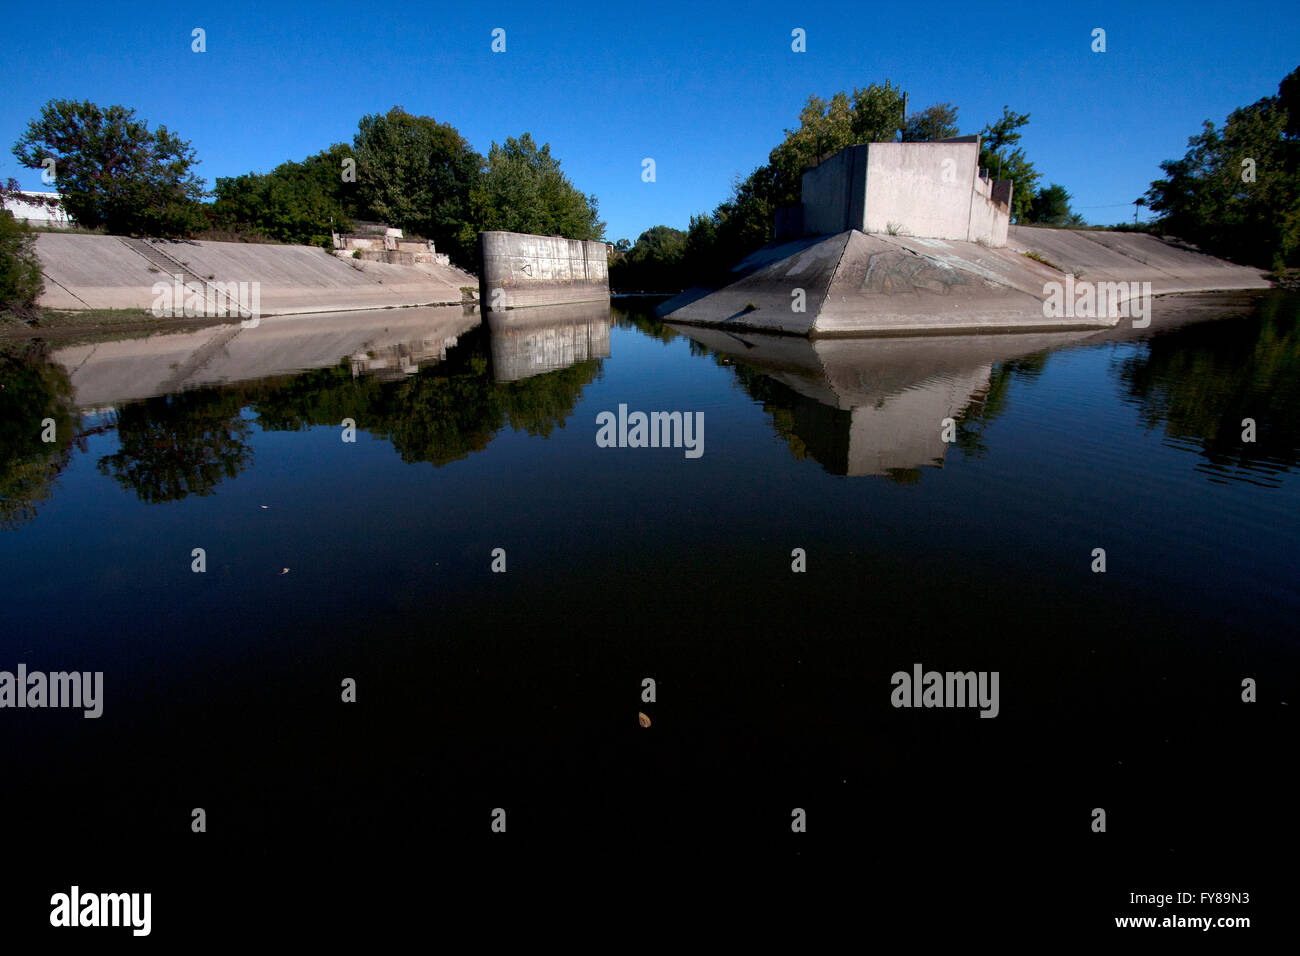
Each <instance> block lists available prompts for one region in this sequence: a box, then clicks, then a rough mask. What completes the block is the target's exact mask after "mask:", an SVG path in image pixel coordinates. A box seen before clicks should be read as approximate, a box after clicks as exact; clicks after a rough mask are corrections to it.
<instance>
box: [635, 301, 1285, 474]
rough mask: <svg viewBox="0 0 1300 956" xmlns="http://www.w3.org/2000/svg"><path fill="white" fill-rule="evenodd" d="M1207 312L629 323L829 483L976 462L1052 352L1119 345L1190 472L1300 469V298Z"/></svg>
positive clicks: (1144, 416)
mask: <svg viewBox="0 0 1300 956" xmlns="http://www.w3.org/2000/svg"><path fill="white" fill-rule="evenodd" d="M1214 308H1215V302H1214V300H1213V299H1209V300H1207V301H1196V302H1190V301H1189V302H1182V301H1179V302H1171V303H1169V306H1168V310H1167V311H1166V313H1165V316H1164V325H1165V327H1164V328H1163V329H1161V330H1160V331H1159V332H1157V333H1155V334H1152V333H1150V332H1139V331H1135V330H1133V329H1132V328H1116V329H1112V330H1107V331H1102V332H1096V331H1091V332H1089V331H1083V332H1052V333H1040V334H1014V335H1011V334H1008V335H967V336H946V337H940V336H927V337H920V338H859V339H814V340H808V339H803V338H797V337H793V336H774V335H765V334H755V333H749V332H744V333H739V332H730V331H725V330H720V329H706V328H697V327H693V326H671V327H667V326H663V325H662V323H658V326H657V327H656V325H655V324H654V322H653V320H649V319H645V318H637V317H629V318H628V319H626V320H625V321H627V322H628V323H629V324H631V325H635V326H636V327H637V328H639V329H641V330H642V331H643V332H645V333H646V334H649V335H654V336H656V337H660V338H665V339H666V338H667V337H671V335H673V334H680V335H684V336H687V337H688V338H689V339H690V340H691V347H692V352H695V353H697V354H704V355H711V356H712V357H713V358H714V360H715V361H717V362H718V363H719V364H722V365H729V366H732V367H733V368H734V371H735V374H736V377H737V379H738V380H739V382H740V383H741V385H742V386H743V387H744V388H745V390H746V392H747V393H748V394H749V395H750V396H751V397H752V398H753V399H754V400H756V401H758V402H761V403H762V405H763V407H764V410H765V411H767V412H768V413H769V414H770V415H771V416H772V421H773V425H774V427H775V429H776V431H777V433H778V434H779V435H780V436H781V437H782V438H783V439H784V440H785V441H786V442H787V443H788V445H789V446H790V450H791V452H792V453H793V454H794V455H795V457H796V458H799V459H804V458H811V459H813V460H815V461H817V462H819V463H820V464H821V465H822V467H823V468H825V469H826V470H827V471H828V472H830V473H832V474H836V475H849V476H860V475H879V476H884V477H887V478H890V479H892V480H895V481H903V482H907V481H915V480H918V479H919V477H920V474H921V472H920V469H921V468H924V467H929V466H932V467H940V466H942V464H943V462H944V459H945V456H946V454H947V453H948V450H949V449H950V448H951V447H953V446H956V448H958V449H959V450H960V451H962V452H963V453H964V454H965V455H971V456H979V455H982V454H984V453H985V452H986V451H987V447H986V445H985V442H984V437H983V436H984V433H985V431H986V430H987V428H988V427H989V426H990V424H991V423H992V422H993V421H995V420H996V419H997V418H998V417H999V416H1000V415H1001V414H1002V413H1003V412H1004V411H1005V410H1006V406H1007V400H1008V394H1009V391H1010V386H1011V384H1012V383H1013V382H1014V381H1015V380H1016V379H1017V378H1020V379H1031V378H1035V377H1037V376H1039V375H1041V374H1042V373H1043V371H1044V368H1045V367H1046V365H1047V363H1048V362H1049V359H1050V354H1051V353H1052V352H1053V351H1057V350H1060V349H1064V348H1075V347H1080V346H1085V347H1087V346H1096V347H1108V348H1115V347H1117V346H1121V345H1122V350H1121V352H1120V354H1121V355H1122V356H1124V357H1123V358H1122V359H1121V360H1120V361H1119V363H1118V366H1117V374H1118V383H1119V386H1120V389H1121V394H1122V395H1123V397H1124V398H1125V400H1126V401H1129V402H1130V403H1133V404H1136V405H1137V406H1138V407H1139V409H1140V417H1141V421H1142V423H1143V425H1144V426H1146V427H1147V428H1148V429H1150V428H1157V427H1160V428H1163V429H1164V431H1165V433H1166V435H1167V436H1168V439H1169V441H1168V443H1169V444H1171V445H1174V446H1176V447H1180V448H1185V449H1188V450H1193V451H1196V452H1197V453H1199V454H1200V455H1201V456H1202V457H1203V459H1204V461H1203V463H1202V465H1201V467H1200V468H1199V470H1201V471H1203V472H1204V473H1206V474H1208V475H1210V476H1211V478H1212V480H1217V481H1229V480H1240V481H1247V482H1253V483H1257V484H1266V485H1276V484H1277V483H1278V475H1279V474H1280V473H1281V472H1285V471H1287V470H1289V469H1291V468H1294V467H1295V466H1296V464H1297V462H1298V461H1300V422H1298V421H1297V419H1296V418H1295V416H1294V415H1293V414H1292V413H1291V410H1292V409H1294V407H1295V405H1296V403H1297V400H1298V399H1300V331H1298V329H1300V322H1298V321H1297V317H1298V315H1300V300H1297V298H1296V297H1295V296H1288V295H1283V294H1274V295H1270V296H1267V297H1264V298H1258V297H1256V298H1253V299H1251V300H1250V305H1249V306H1248V307H1243V306H1242V305H1241V304H1240V303H1228V302H1222V303H1220V305H1219V308H1220V311H1219V312H1218V313H1213V312H1211V313H1209V314H1207V312H1206V309H1214ZM1180 309H1181V310H1183V312H1182V313H1181V314H1180V313H1179V311H1178V310H1180ZM1219 316H1225V317H1222V318H1220V317H1219ZM1211 317H1213V318H1215V319H1216V320H1215V321H1204V320H1205V319H1206V318H1211ZM665 330H666V331H665ZM947 418H951V419H953V420H954V422H955V434H954V436H953V437H954V440H953V441H952V442H951V443H950V442H945V441H944V440H943V435H942V431H941V424H940V423H941V422H942V421H943V420H944V419H947ZM1246 418H1252V419H1254V421H1255V422H1256V427H1257V434H1256V439H1255V441H1254V442H1243V440H1242V430H1243V424H1242V422H1243V419H1246Z"/></svg>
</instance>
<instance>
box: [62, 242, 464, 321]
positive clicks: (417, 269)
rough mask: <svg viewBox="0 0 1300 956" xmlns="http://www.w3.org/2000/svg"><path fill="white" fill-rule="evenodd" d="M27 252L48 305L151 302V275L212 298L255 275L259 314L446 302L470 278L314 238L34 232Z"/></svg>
mask: <svg viewBox="0 0 1300 956" xmlns="http://www.w3.org/2000/svg"><path fill="white" fill-rule="evenodd" d="M36 254H37V256H38V257H39V258H40V260H41V267H42V269H43V270H44V273H45V294H44V295H43V296H41V298H40V300H39V303H38V304H40V305H42V306H46V307H48V308H53V309H144V310H150V309H152V308H153V306H154V304H155V302H156V301H157V299H158V292H156V291H155V287H156V286H157V284H158V283H166V282H168V281H169V279H172V280H174V277H175V276H177V275H179V276H181V279H180V283H181V284H182V285H184V284H187V283H188V284H191V285H193V286H195V287H196V288H197V287H202V288H203V289H204V291H205V293H208V292H215V294H214V295H213V298H214V299H215V300H216V301H217V302H218V303H224V301H225V299H224V296H223V294H222V292H221V291H220V290H219V289H218V286H221V287H225V286H228V285H229V284H230V283H237V284H238V283H247V284H248V285H249V286H250V287H251V286H252V284H253V283H257V284H258V285H257V292H258V298H259V313H260V314H261V315H293V314H298V313H307V312H313V313H315V312H336V311H349V310H356V309H382V308H392V307H397V306H416V305H451V304H456V303H459V302H460V301H461V298H462V293H461V289H462V288H474V287H476V286H477V285H478V280H477V279H476V278H475V277H474V276H472V275H470V274H469V273H468V272H464V271H462V270H460V269H457V268H456V267H454V266H450V265H439V264H437V263H427V264H417V265H410V266H408V265H391V264H389V263H386V262H369V261H361V260H351V259H341V258H339V257H337V256H333V255H331V254H329V253H328V252H326V251H325V250H323V249H318V248H315V247H313V246H284V245H263V244H258V243H240V242H208V241H201V240H181V241H173V240H158V239H154V240H141V239H126V238H122V237H118V236H96V235H76V234H73V235H65V234H59V233H41V234H40V235H39V236H38V237H37V240H36ZM181 305H182V306H183V305H184V303H181Z"/></svg>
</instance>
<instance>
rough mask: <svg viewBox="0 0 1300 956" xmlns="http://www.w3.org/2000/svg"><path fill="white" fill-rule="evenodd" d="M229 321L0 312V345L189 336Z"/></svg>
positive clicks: (98, 312) (120, 312) (118, 313)
mask: <svg viewBox="0 0 1300 956" xmlns="http://www.w3.org/2000/svg"><path fill="white" fill-rule="evenodd" d="M230 322H231V319H229V318H214V317H203V316H196V317H193V318H164V319H160V318H157V317H156V316H154V315H153V314H152V313H150V312H149V311H147V310H145V309H77V310H63V309H45V308H37V309H36V312H35V315H34V316H33V317H30V318H22V317H19V316H16V315H14V314H12V313H8V312H0V341H6V340H7V341H13V340H16V339H47V340H49V341H57V342H58V343H59V344H60V345H74V344H77V343H80V342H106V341H110V340H112V339H135V338H140V337H142V336H147V335H155V334H157V333H160V332H186V331H190V330H193V329H201V328H204V327H206V326H209V325H229V324H230Z"/></svg>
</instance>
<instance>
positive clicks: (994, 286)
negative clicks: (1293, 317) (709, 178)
mask: <svg viewBox="0 0 1300 956" xmlns="http://www.w3.org/2000/svg"><path fill="white" fill-rule="evenodd" d="M1027 253H1032V254H1034V255H1036V256H1037V257H1038V258H1037V259H1035V258H1031V256H1030V255H1028V254H1027ZM1040 260H1046V262H1043V261H1040ZM1048 263H1050V264H1048ZM1056 267H1059V268H1056ZM1067 272H1071V273H1073V276H1074V278H1073V279H1072V280H1070V282H1071V283H1072V285H1071V286H1070V287H1071V288H1072V287H1073V284H1074V283H1077V284H1079V287H1080V288H1081V287H1082V284H1083V283H1090V284H1094V285H1095V284H1100V283H1121V282H1122V283H1125V284H1126V285H1127V284H1130V283H1137V284H1138V289H1140V287H1141V284H1142V283H1144V282H1150V283H1151V289H1150V292H1151V295H1153V296H1161V295H1170V294H1176V293H1184V292H1207V291H1228V290H1242V289H1267V288H1268V287H1269V283H1268V281H1267V280H1266V279H1265V278H1264V276H1263V274H1262V273H1261V272H1260V271H1259V270H1257V269H1251V268H1248V267H1244V266H1237V265H1233V264H1232V263H1228V262H1224V261H1223V260H1221V259H1216V258H1214V257H1213V256H1207V255H1204V254H1203V253H1199V252H1195V251H1193V250H1191V249H1188V248H1186V247H1183V246H1179V245H1176V244H1173V243H1169V242H1165V241H1162V240H1160V239H1157V238H1156V237H1154V236H1149V235H1145V234H1140V233H1115V232H1102V231H1095V232H1094V231H1085V230H1064V229H1046V228H1035V227H1024V226H1019V227H1013V228H1012V229H1011V230H1010V235H1009V237H1008V241H1007V246H1006V247H1005V248H990V247H988V246H986V245H983V244H981V243H977V242H963V241H958V240H946V239H921V238H916V237H909V236H891V235H880V234H875V233H872V234H868V233H864V232H860V231H858V230H856V229H850V230H847V231H845V232H842V233H839V234H837V235H833V236H817V237H811V238H805V239H798V240H794V241H791V242H785V243H780V244H772V245H769V246H765V247H764V248H763V249H760V250H758V251H757V252H755V253H754V254H753V255H751V256H749V257H748V258H747V259H745V260H744V261H743V262H741V263H740V264H739V265H738V266H737V267H736V268H735V269H733V270H732V274H733V275H734V276H735V279H734V280H733V281H731V282H730V283H729V284H727V285H725V286H723V287H721V288H719V289H714V290H710V289H693V290H690V291H688V292H684V293H682V294H681V295H679V296H677V297H675V298H673V299H670V300H669V301H667V302H665V303H664V304H663V305H661V306H660V307H659V314H660V315H661V316H663V317H665V318H667V319H668V320H670V321H673V322H685V323H690V324H699V325H716V326H723V327H727V328H733V327H734V328H747V329H755V330H764V331H772V332H786V333H793V334H796V335H808V336H825V335H858V334H870V335H882V334H883V335H890V334H892V335H898V334H902V335H914V334H917V333H920V332H940V333H953V332H968V333H969V332H995V331H996V332H1007V331H1046V330H1063V329H1102V328H1109V327H1111V326H1114V325H1115V324H1116V323H1117V322H1118V321H1119V320H1120V315H1119V314H1111V313H1106V312H1102V313H1101V314H1093V315H1089V314H1087V313H1086V312H1078V313H1075V314H1069V315H1060V316H1053V315H1050V314H1049V310H1047V309H1045V307H1044V303H1045V300H1047V299H1048V298H1049V294H1048V292H1047V287H1048V285H1049V284H1057V283H1059V284H1061V286H1063V287H1065V286H1066V278H1067V277H1066V273H1067ZM1136 291H1137V290H1136V289H1132V288H1128V289H1126V290H1125V291H1124V292H1123V293H1122V294H1121V295H1120V296H1119V297H1118V298H1117V299H1116V300H1115V302H1114V303H1113V304H1117V305H1122V306H1124V308H1125V309H1126V310H1127V308H1128V305H1129V304H1132V303H1133V302H1134V296H1135V295H1136ZM1130 293H1132V294H1130ZM1072 311H1073V310H1072Z"/></svg>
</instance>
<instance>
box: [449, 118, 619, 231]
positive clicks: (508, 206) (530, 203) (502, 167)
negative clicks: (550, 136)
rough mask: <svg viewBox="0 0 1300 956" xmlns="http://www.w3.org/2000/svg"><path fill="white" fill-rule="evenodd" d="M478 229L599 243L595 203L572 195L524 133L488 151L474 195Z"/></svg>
mask: <svg viewBox="0 0 1300 956" xmlns="http://www.w3.org/2000/svg"><path fill="white" fill-rule="evenodd" d="M473 195H474V208H475V212H476V218H477V221H478V224H479V228H481V229H487V230H496V229H499V230H504V231H506V232H527V233H533V234H535V235H541V236H564V237H565V238H566V239H603V238H604V236H605V224H604V223H603V222H601V221H600V214H599V211H598V209H597V203H596V197H595V196H588V195H585V194H583V193H582V192H580V191H579V190H578V189H576V188H575V187H574V185H573V183H571V182H570V181H569V178H568V177H567V176H566V175H565V174H564V173H563V172H562V171H561V169H560V161H559V160H558V159H556V158H555V157H554V156H552V155H551V146H550V144H549V143H546V144H544V145H543V146H541V147H540V148H539V147H538V146H537V144H536V143H535V142H533V137H532V136H531V135H530V134H528V133H524V134H523V136H520V137H519V138H518V139H516V138H515V137H513V136H512V137H507V139H506V141H505V143H504V144H503V145H500V146H498V145H497V144H496V143H493V144H492V148H491V149H490V150H488V159H487V169H486V171H485V172H484V174H483V176H482V177H481V178H480V180H479V183H478V186H477V188H476V189H475V190H474V194H473Z"/></svg>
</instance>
